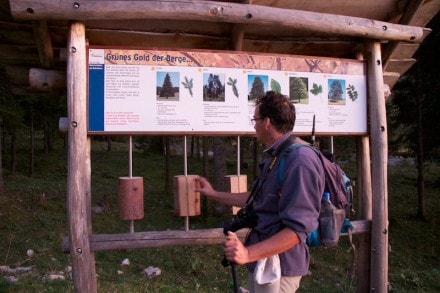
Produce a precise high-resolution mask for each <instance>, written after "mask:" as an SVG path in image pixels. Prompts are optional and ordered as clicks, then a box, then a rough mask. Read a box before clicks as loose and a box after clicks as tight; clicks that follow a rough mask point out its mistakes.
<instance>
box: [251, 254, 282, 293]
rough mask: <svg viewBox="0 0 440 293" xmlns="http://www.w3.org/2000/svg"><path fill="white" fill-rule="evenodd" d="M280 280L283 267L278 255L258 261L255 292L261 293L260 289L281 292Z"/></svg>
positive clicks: (255, 273)
mask: <svg viewBox="0 0 440 293" xmlns="http://www.w3.org/2000/svg"><path fill="white" fill-rule="evenodd" d="M280 280H281V267H280V257H279V256H278V254H275V255H273V256H271V257H268V258H263V259H260V260H258V261H257V266H256V267H255V270H254V286H255V288H254V289H255V292H259V289H261V290H264V292H269V291H268V290H269V288H270V292H279V288H280Z"/></svg>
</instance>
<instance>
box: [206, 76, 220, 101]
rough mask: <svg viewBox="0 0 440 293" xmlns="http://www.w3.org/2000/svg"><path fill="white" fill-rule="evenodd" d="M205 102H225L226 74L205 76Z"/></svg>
mask: <svg viewBox="0 0 440 293" xmlns="http://www.w3.org/2000/svg"><path fill="white" fill-rule="evenodd" d="M203 80H204V85H203V100H204V101H210V102H224V101H225V84H224V80H225V76H224V74H213V73H204V74H203Z"/></svg>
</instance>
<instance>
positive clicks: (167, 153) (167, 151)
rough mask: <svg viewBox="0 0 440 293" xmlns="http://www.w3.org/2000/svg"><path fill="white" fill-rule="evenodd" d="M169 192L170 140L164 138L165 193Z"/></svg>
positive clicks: (166, 137)
mask: <svg viewBox="0 0 440 293" xmlns="http://www.w3.org/2000/svg"><path fill="white" fill-rule="evenodd" d="M170 190H171V166H170V139H169V137H168V136H165V191H167V192H168V191H170Z"/></svg>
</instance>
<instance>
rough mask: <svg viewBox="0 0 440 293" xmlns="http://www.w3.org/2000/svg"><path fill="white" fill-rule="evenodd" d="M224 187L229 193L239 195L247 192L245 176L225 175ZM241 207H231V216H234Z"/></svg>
mask: <svg viewBox="0 0 440 293" xmlns="http://www.w3.org/2000/svg"><path fill="white" fill-rule="evenodd" d="M225 185H226V186H227V187H228V188H229V192H231V193H241V192H246V191H247V175H226V176H225ZM240 208H241V207H235V206H233V207H232V214H233V215H236V214H237V212H238V210H239V209H240Z"/></svg>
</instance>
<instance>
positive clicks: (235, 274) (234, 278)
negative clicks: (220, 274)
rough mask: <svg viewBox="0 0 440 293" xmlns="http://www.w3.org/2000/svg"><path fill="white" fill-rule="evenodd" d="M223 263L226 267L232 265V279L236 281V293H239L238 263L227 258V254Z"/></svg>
mask: <svg viewBox="0 0 440 293" xmlns="http://www.w3.org/2000/svg"><path fill="white" fill-rule="evenodd" d="M222 265H223V266H224V267H227V266H231V274H232V281H233V283H234V293H238V289H239V287H238V277H237V264H236V263H233V262H230V261H228V260H227V259H226V256H225V257H224V258H223V260H222Z"/></svg>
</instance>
